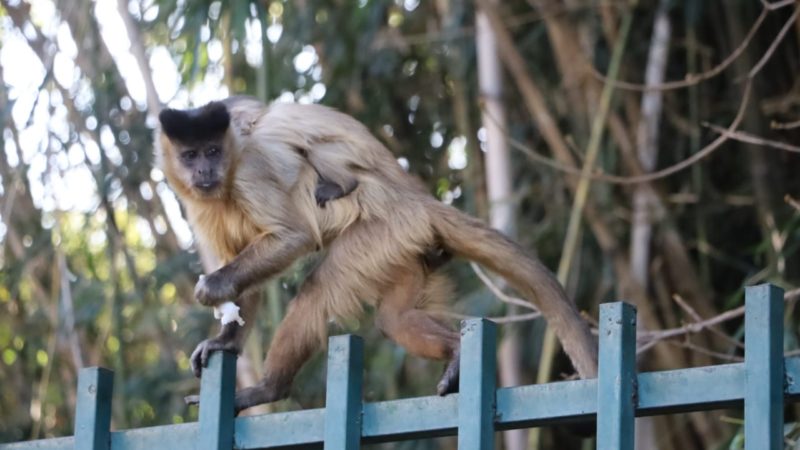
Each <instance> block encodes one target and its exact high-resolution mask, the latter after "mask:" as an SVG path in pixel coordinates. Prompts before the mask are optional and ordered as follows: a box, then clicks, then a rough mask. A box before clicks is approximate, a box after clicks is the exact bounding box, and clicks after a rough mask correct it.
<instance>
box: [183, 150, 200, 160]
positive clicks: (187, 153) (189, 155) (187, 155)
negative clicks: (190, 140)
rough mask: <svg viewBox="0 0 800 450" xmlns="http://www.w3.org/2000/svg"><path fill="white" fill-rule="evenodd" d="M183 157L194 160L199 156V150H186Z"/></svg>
mask: <svg viewBox="0 0 800 450" xmlns="http://www.w3.org/2000/svg"><path fill="white" fill-rule="evenodd" d="M181 158H183V159H186V160H192V159H195V158H197V150H186V151H185V152H183V153H181Z"/></svg>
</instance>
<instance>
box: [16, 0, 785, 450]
mask: <svg viewBox="0 0 800 450" xmlns="http://www.w3.org/2000/svg"><path fill="white" fill-rule="evenodd" d="M0 5H1V6H0V148H1V149H2V151H0V180H1V181H2V184H0V195H1V197H0V218H2V221H1V222H0V245H2V250H1V251H0V270H1V271H0V442H9V441H18V440H27V439H37V438H44V437H53V436H63V435H70V434H72V420H73V409H74V405H75V394H74V387H75V382H76V371H77V369H79V368H80V367H84V366H89V365H102V366H105V367H109V368H111V369H113V370H114V371H115V385H114V387H115V393H114V403H113V405H114V410H113V422H112V426H113V428H114V429H123V428H131V427H142V426H149V425H156V424H168V423H180V422H184V421H190V420H196V417H197V410H196V408H188V407H186V406H185V405H184V404H183V400H182V399H183V396H184V395H187V394H191V393H194V392H196V391H197V390H198V388H199V383H198V381H197V380H196V379H194V377H193V376H192V375H191V373H190V371H189V369H188V366H189V361H188V356H189V355H190V354H191V351H192V350H193V349H194V346H195V345H196V344H197V343H198V342H199V341H201V340H202V339H204V338H206V337H208V336H209V335H210V334H211V333H213V332H215V331H216V327H217V325H216V323H215V321H214V320H213V317H212V314H211V312H210V311H209V310H207V309H205V308H202V307H199V306H198V305H196V304H195V303H194V302H193V299H192V289H193V286H194V282H195V281H196V279H197V276H198V275H199V274H200V273H201V272H202V265H201V263H200V258H199V256H198V254H197V253H196V251H195V249H194V247H193V243H192V236H191V232H190V230H189V227H188V225H187V223H186V222H185V220H184V218H183V215H182V212H181V208H180V206H179V204H178V202H177V200H176V198H175V196H174V194H173V193H172V192H171V191H170V189H169V187H168V186H167V185H166V183H165V181H164V177H163V174H162V173H161V172H160V171H158V170H157V169H153V168H152V163H153V151H152V131H153V127H154V125H155V123H156V120H155V117H156V115H157V113H158V111H159V110H160V108H162V107H163V106H164V105H169V106H172V107H189V106H198V105H202V104H204V103H205V102H207V101H209V100H213V99H219V98H224V97H225V96H227V95H230V94H243V93H244V94H249V95H253V96H256V97H258V98H260V99H262V100H264V101H271V100H275V101H282V102H301V103H309V102H318V103H323V104H326V105H330V106H333V107H335V108H338V109H340V110H342V111H344V112H346V113H348V114H351V115H353V116H354V117H356V118H357V119H359V120H361V121H362V122H364V123H365V124H366V125H367V127H368V128H369V129H370V130H371V131H372V132H373V133H374V134H375V135H376V136H377V137H378V138H379V139H380V140H381V141H382V142H383V143H385V144H386V146H387V147H388V148H389V149H390V150H391V151H392V152H394V154H395V155H396V156H397V159H398V161H399V162H400V164H402V165H403V166H404V167H405V168H407V170H408V171H410V172H412V173H414V174H416V175H417V176H419V177H420V178H421V179H422V180H423V181H424V182H425V183H426V184H427V186H428V187H429V189H430V192H431V193H432V194H434V195H436V196H437V197H438V198H440V199H441V200H442V201H444V202H448V203H452V204H454V205H456V206H457V207H459V208H461V209H463V210H466V211H468V212H470V213H472V214H474V215H476V216H479V217H482V218H484V219H486V220H487V221H489V222H490V223H491V224H492V225H493V226H495V227H498V228H500V229H502V230H503V231H505V232H506V233H509V234H511V235H513V236H515V237H516V239H518V240H519V241H520V242H521V243H523V244H524V245H525V246H526V247H527V248H529V249H531V251H535V252H536V253H537V254H538V256H539V257H540V258H541V259H542V260H543V261H544V262H545V263H546V264H547V265H548V267H550V268H552V270H553V271H554V272H556V273H557V274H558V277H559V279H560V280H561V281H562V283H563V284H564V285H565V286H566V287H567V290H568V292H569V293H570V295H571V296H572V297H573V298H574V299H575V300H576V302H577V303H578V305H579V306H580V308H581V309H582V310H583V311H585V314H586V317H587V318H588V319H589V320H590V321H593V320H595V319H596V317H597V309H598V304H599V303H601V302H605V301H612V300H617V299H626V300H628V301H630V302H632V303H634V304H636V306H637V308H638V311H639V327H640V331H643V334H642V336H641V339H640V343H639V344H640V370H663V369H673V368H681V367H688V366H698V365H708V364H719V363H726V362H732V361H737V360H740V358H741V356H742V349H741V342H742V338H743V336H742V321H741V314H740V313H737V311H739V310H737V309H736V308H738V307H739V306H741V305H742V303H743V288H744V287H745V286H746V285H751V284H755V283H762V282H772V283H775V284H778V285H780V286H782V287H783V288H785V289H786V291H787V296H786V299H787V303H786V305H787V326H786V334H785V339H784V342H785V347H786V351H787V352H788V353H792V352H796V351H797V349H798V342H797V332H798V326H797V321H796V315H794V314H792V313H793V311H794V300H796V297H797V296H798V291H797V287H798V285H800V264H799V263H800V260H799V259H798V247H800V176H798V175H797V174H798V171H800V155H798V154H797V153H800V147H798V145H800V20H798V8H799V6H798V4H797V3H796V2H795V1H793V0H770V1H769V2H768V1H767V0H761V1H759V0H708V1H693V0H686V1H680V0H651V1H639V2H638V3H637V2H636V1H629V0H563V1H557V0H527V1H526V0H509V1H502V2H493V1H491V0H476V1H471V0H470V1H467V0H431V1H420V0H358V1H356V0H296V1H280V0H271V1H270V0H264V1H236V2H233V1H230V2H224V1H207V0H202V1H188V0H177V1H175V0H95V1H89V0H55V1H54V0H30V1H21V0H0ZM581 171H584V174H586V175H587V176H583V177H581V176H579V174H580V172H581ZM650 172H652V173H653V175H651V176H647V175H645V174H647V173H650ZM610 175H613V176H610ZM307 265H308V264H302V263H301V264H298V265H297V267H295V268H293V269H292V270H290V271H288V272H287V273H286V274H284V275H282V276H281V277H279V278H278V279H276V280H273V281H271V282H269V283H267V284H266V286H265V290H264V291H265V294H264V297H265V302H266V304H267V305H268V306H266V307H265V308H262V310H261V312H260V316H259V317H258V319H257V326H256V327H255V330H254V332H253V335H252V336H251V338H250V340H249V342H248V345H247V347H246V349H245V351H244V355H243V357H242V358H240V360H239V375H238V376H239V384H240V385H249V384H252V383H254V382H255V381H256V380H257V379H258V378H259V376H260V373H261V370H262V369H261V361H262V359H263V355H264V351H265V348H266V347H267V346H268V344H269V341H270V337H271V334H272V333H273V331H274V330H275V324H276V323H278V322H279V321H280V320H281V317H282V315H283V314H284V311H285V309H286V305H287V302H288V301H289V300H290V299H291V298H292V295H293V293H294V292H296V290H297V288H298V287H299V285H300V283H301V282H302V279H303V276H304V274H305V273H306V266H307ZM445 270H446V271H447V272H449V273H450V275H451V276H452V277H453V279H454V280H455V281H456V283H457V286H458V291H459V292H458V294H459V295H458V300H457V302H456V303H455V305H454V307H453V313H452V316H453V323H454V324H456V323H457V322H456V321H457V319H458V318H459V317H464V316H489V317H493V318H496V319H497V320H498V321H500V322H502V323H503V326H502V327H501V336H502V342H501V344H500V349H499V352H498V353H499V358H500V361H499V367H500V374H499V379H500V380H501V382H502V383H503V384H504V385H519V384H529V383H533V382H537V381H539V382H544V381H547V380H558V379H563V378H564V377H565V376H569V375H570V374H571V373H572V370H571V368H570V366H569V363H568V361H566V359H565V357H564V356H563V354H561V353H559V352H558V349H557V348H556V347H554V346H553V345H552V344H551V343H548V342H549V339H548V335H547V333H546V331H545V327H544V326H543V322H542V321H541V319H533V318H534V317H535V316H536V314H535V311H533V310H531V309H530V308H526V307H521V306H511V303H513V298H511V297H509V295H508V294H504V293H503V292H502V291H503V286H502V284H500V283H499V282H495V281H493V280H491V279H490V278H487V277H485V276H483V277H479V276H477V274H476V270H475V269H474V268H472V267H470V266H469V265H467V264H458V263H454V264H451V265H449V266H448V267H446V269H445ZM725 311H733V313H731V314H729V315H728V316H724V317H723V318H727V319H728V320H722V318H719V317H718V316H719V314H721V313H723V312H725ZM717 318H719V320H717ZM371 322H372V321H371V318H370V317H369V315H367V316H366V317H364V319H363V320H362V321H361V322H357V323H350V324H343V326H342V327H339V328H337V329H336V330H344V331H354V332H357V333H360V334H362V335H363V336H365V337H366V338H367V339H366V342H367V350H366V355H367V364H366V365H367V372H366V379H365V383H366V385H365V390H366V392H365V396H366V400H367V401H378V400H386V399H394V398H402V397H411V396H419V395H432V394H433V393H434V386H435V383H436V380H437V379H438V376H439V375H440V373H441V370H442V364H441V363H433V362H428V361H423V360H420V359H416V358H412V357H409V356H408V355H406V353H405V352H404V351H403V350H402V349H401V348H399V347H397V346H395V345H393V344H392V343H391V342H389V341H388V340H385V339H380V336H379V334H378V333H377V332H376V331H375V330H374V328H373V327H372V323H371ZM664 330H666V331H664ZM337 332H338V331H337ZM543 342H544V344H543ZM324 372H325V368H324V358H323V357H322V356H321V355H319V356H317V357H316V358H315V359H314V360H313V361H312V362H311V363H310V364H309V365H308V366H307V367H306V369H305V370H304V371H303V373H302V374H301V376H300V377H299V379H298V380H297V381H296V383H295V385H294V388H293V391H292V395H291V398H290V399H289V400H286V401H282V402H278V403H276V404H274V405H268V406H263V407H260V408H256V409H254V410H253V412H256V413H264V412H270V411H286V410H296V409H301V408H310V407H319V406H321V405H323V404H324V379H325V373H324ZM798 412H800V411H798V410H796V408H795V407H793V406H789V407H788V409H787V415H786V420H787V426H786V437H787V448H800V447H797V446H796V444H795V442H796V440H797V438H798V435H800V427H798V426H797V425H796V424H795V422H794V421H795V420H797V418H798ZM637 428H638V436H637V448H642V449H650V448H661V449H678V448H680V449H682V450H689V449H715V448H719V449H727V448H740V447H741V445H742V427H741V411H736V410H733V411H715V412H709V413H695V414H684V415H675V416H669V417H659V418H650V419H644V420H639V421H638V424H637ZM572 434H574V433H571V432H570V430H564V429H560V428H549V429H544V430H541V431H536V432H530V433H529V432H527V431H519V432H512V433H504V434H502V435H501V434H498V443H500V444H501V445H502V446H503V447H502V448H506V449H511V450H522V449H527V448H530V449H581V448H593V447H592V442H591V440H581V439H579V438H576V437H574V436H572ZM382 447H386V448H399V449H410V448H419V449H451V448H455V440H454V439H447V438H443V439H432V440H420V441H408V442H404V443H398V444H391V445H389V444H385V445H383V446H382Z"/></svg>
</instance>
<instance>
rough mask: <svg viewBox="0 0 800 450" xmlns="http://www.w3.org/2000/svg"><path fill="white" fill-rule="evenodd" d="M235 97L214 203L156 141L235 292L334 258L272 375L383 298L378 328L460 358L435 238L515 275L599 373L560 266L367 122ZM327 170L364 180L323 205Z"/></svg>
mask: <svg viewBox="0 0 800 450" xmlns="http://www.w3.org/2000/svg"><path fill="white" fill-rule="evenodd" d="M226 104H227V105H228V108H229V111H230V114H231V122H232V128H231V129H230V130H229V132H228V133H227V134H228V136H227V137H226V145H225V152H226V153H227V154H226V158H230V161H228V163H229V168H228V176H227V179H226V182H227V183H226V185H225V187H224V189H223V190H222V192H220V193H219V195H218V197H217V198H213V199H208V198H204V197H203V196H201V195H198V193H196V192H194V191H193V190H192V188H191V187H190V185H189V184H188V183H187V182H186V181H185V180H186V178H185V175H181V167H180V164H179V163H178V162H176V161H175V159H176V158H175V150H174V145H175V143H172V142H171V141H170V140H169V139H168V138H166V137H165V136H160V138H159V139H157V143H158V144H159V145H158V148H157V154H158V162H159V165H160V167H161V168H162V170H163V171H164V173H165V174H166V176H167V179H168V181H169V183H170V184H171V185H172V187H173V189H175V191H176V193H177V194H178V196H179V197H180V199H181V200H182V201H183V203H184V205H185V207H186V210H187V213H188V217H189V220H190V222H191V224H192V226H193V228H194V230H195V232H196V233H197V234H198V235H199V236H200V243H201V245H203V246H204V247H205V248H207V249H211V250H213V251H214V253H215V254H216V255H217V256H218V257H220V258H221V259H222V260H224V261H226V262H229V263H230V264H228V265H227V266H225V267H223V268H222V269H220V271H219V272H220V274H221V275H220V276H222V275H223V274H224V276H225V277H228V278H230V279H232V280H234V281H233V282H234V283H235V284H237V286H236V288H237V289H238V291H239V292H241V291H242V290H243V289H245V288H246V287H248V286H250V285H252V284H253V283H255V282H257V281H259V280H262V279H264V278H266V277H269V276H272V275H274V274H276V273H277V272H279V271H281V270H283V269H284V268H285V267H286V266H288V265H289V264H290V263H291V261H293V260H294V259H295V258H297V257H299V256H301V255H303V254H306V253H309V252H311V251H314V250H320V251H322V252H324V256H323V258H322V259H321V262H320V264H319V266H318V267H317V268H316V270H314V272H313V273H312V274H311V275H310V276H309V278H308V279H307V280H306V283H305V284H304V286H303V288H302V289H301V292H300V294H299V295H298V298H297V299H295V300H294V301H293V303H292V304H293V306H292V307H291V309H290V311H289V313H288V314H287V317H286V319H285V320H284V322H283V323H282V325H281V327H280V329H279V331H278V333H277V336H276V340H275V341H273V346H272V349H271V350H270V352H269V355H268V358H267V362H266V366H267V372H268V375H267V378H270V377H272V378H275V377H278V375H277V374H279V373H280V374H284V375H285V377H288V378H289V379H290V378H291V375H293V373H294V372H296V370H297V369H298V368H299V365H301V364H302V362H303V361H305V359H306V358H307V357H308V355H309V354H310V352H311V351H313V348H316V346H317V345H318V341H319V340H324V338H325V323H326V322H327V320H329V319H343V318H351V317H354V316H358V315H360V314H361V313H362V311H363V307H364V305H365V304H372V305H376V306H378V308H379V325H380V326H381V328H382V329H383V330H384V332H386V333H387V334H388V335H390V337H392V338H393V339H395V340H396V341H398V342H399V343H400V344H401V345H404V346H406V347H407V348H409V350H410V351H412V352H413V353H416V354H420V355H422V356H427V357H435V358H448V357H450V356H452V355H453V354H454V349H457V334H453V332H452V331H448V330H447V328H446V327H444V326H442V325H441V324H440V323H439V322H438V321H436V320H435V319H432V318H431V316H430V315H429V314H428V313H425V312H424V311H425V310H426V309H434V308H437V307H438V306H439V305H441V303H442V302H443V301H445V300H446V299H445V298H443V297H444V296H449V295H450V289H449V288H448V287H447V282H446V281H444V279H443V278H442V277H441V276H438V275H435V274H427V273H425V272H424V270H423V265H422V263H421V259H420V255H423V254H424V253H425V252H426V251H427V250H429V249H431V248H433V247H435V246H438V245H440V244H439V243H442V244H443V245H444V247H445V248H447V249H449V250H451V251H452V252H454V253H456V254H457V255H460V256H463V257H465V258H468V259H472V260H475V261H477V262H479V263H481V264H484V265H486V266H488V267H489V268H491V269H492V270H494V271H496V272H498V273H499V274H501V275H503V276H504V277H506V278H507V279H508V281H509V282H510V283H511V284H512V285H513V286H514V287H515V288H517V289H518V290H519V291H520V292H521V293H522V294H523V295H525V296H526V297H527V298H528V299H530V300H531V301H533V302H534V303H535V304H536V305H537V306H538V307H539V308H540V309H541V310H542V312H543V314H544V315H545V317H546V318H547V319H548V321H549V322H550V324H551V325H552V326H553V327H554V329H555V330H556V333H557V335H558V336H559V338H560V339H561V341H562V343H563V344H564V348H565V350H566V352H567V353H568V354H569V355H570V357H571V358H572V361H573V364H575V366H576V368H577V369H578V371H579V373H580V374H581V375H582V376H583V377H591V376H594V375H595V373H596V367H595V365H596V350H595V344H594V340H593V338H592V336H591V335H590V333H589V329H588V327H587V325H586V323H585V322H584V321H583V320H582V319H581V318H580V315H579V314H578V312H577V310H576V309H575V306H574V305H573V304H572V302H571V301H569V300H568V298H567V297H566V295H565V294H564V292H563V290H562V289H561V287H560V286H559V284H558V283H557V282H556V281H555V279H554V278H553V276H552V275H551V274H550V272H549V271H548V270H547V269H546V268H545V267H544V266H542V265H541V263H539V262H538V261H537V260H535V259H534V258H532V257H530V256H528V255H527V254H526V253H525V252H524V251H523V250H522V249H521V248H520V247H519V246H517V245H516V244H514V243H513V242H511V241H509V240H507V239H506V238H505V237H503V236H502V235H500V234H499V233H497V232H496V231H494V230H491V229H489V228H487V227H485V226H484V225H483V224H481V223H480V222H479V221H477V220H475V219H473V218H471V217H469V216H466V215H464V214H462V213H460V212H459V211H457V210H455V209H454V208H452V207H449V206H447V205H444V204H442V203H440V202H438V201H436V200H435V199H434V198H432V197H431V196H430V195H429V194H427V193H426V192H424V190H423V189H421V188H420V184H419V183H418V182H417V181H416V180H415V179H414V178H413V177H411V176H410V175H409V174H407V173H406V172H404V171H403V169H402V168H401V167H400V165H399V164H398V163H397V161H396V160H395V158H394V156H392V154H391V153H390V152H389V151H388V150H387V149H386V148H385V147H384V146H383V145H382V144H381V143H380V142H379V141H377V140H376V139H375V138H374V137H373V136H372V135H371V134H370V133H369V132H368V130H367V129H366V128H365V127H364V126H363V125H361V124H360V123H358V122H357V121H355V120H354V119H352V118H351V117H349V116H347V115H344V114H342V113H339V112H337V111H334V110H333V109H330V108H327V107H324V106H319V105H299V104H285V103H276V104H272V105H271V106H269V107H266V106H264V105H262V104H261V103H259V102H257V101H254V100H252V99H246V98H240V97H235V98H231V99H228V100H226ZM314 168H316V170H314ZM318 172H319V173H320V174H324V176H325V177H326V178H329V179H331V180H333V181H335V182H337V183H342V182H344V181H345V180H346V179H348V178H354V179H356V180H357V182H358V187H357V188H356V189H355V191H353V192H352V193H350V194H349V195H346V196H345V197H342V198H340V199H337V200H335V201H333V202H330V203H328V204H327V207H325V208H320V207H318V206H317V205H316V203H315V201H314V187H315V186H316V183H317V179H318ZM211 276H212V277H213V276H214V275H213V274H212V275H211ZM409 280H411V281H409ZM391 299H393V300H391ZM222 300H224V299H216V298H215V299H214V301H222ZM245 319H246V320H247V318H245ZM448 333H449V334H448ZM420 336H428V337H431V339H430V340H428V341H426V340H425V339H422V338H420ZM420 339H422V340H420ZM454 339H455V343H454V342H452V341H453V340H454ZM309 340H310V341H314V343H313V344H312V343H310V342H309ZM278 342H281V343H283V344H282V348H276V345H278V344H277V343H278ZM454 346H455V347H454ZM276 366H282V367H276ZM270 373H272V374H273V375H269V374H270ZM284 375H282V376H284ZM247 394H248V395H251V396H252V397H253V398H252V399H251V400H249V401H245V402H244V404H245V405H249V404H251V403H252V402H260V401H270V399H273V397H274V395H277V394H274V395H273V396H269V395H266V394H264V395H261V394H259V395H255V394H254V393H253V392H249V393H247ZM256 397H257V398H256ZM265 399H266V400H265Z"/></svg>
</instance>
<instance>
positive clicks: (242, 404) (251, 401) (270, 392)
mask: <svg viewBox="0 0 800 450" xmlns="http://www.w3.org/2000/svg"><path fill="white" fill-rule="evenodd" d="M287 397H289V388H288V387H283V386H282V387H278V386H276V385H269V384H265V383H263V382H262V383H259V384H258V385H257V386H253V387H249V388H246V389H242V390H240V391H238V392H237V393H236V399H235V400H234V414H235V415H237V416H238V415H239V413H240V412H242V410H245V409H247V408H251V407H253V406H256V405H261V404H263V403H271V402H276V401H278V400H283V399H285V398H287ZM183 401H184V402H185V403H186V404H187V405H199V404H200V396H199V395H187V396H186V397H184V398H183Z"/></svg>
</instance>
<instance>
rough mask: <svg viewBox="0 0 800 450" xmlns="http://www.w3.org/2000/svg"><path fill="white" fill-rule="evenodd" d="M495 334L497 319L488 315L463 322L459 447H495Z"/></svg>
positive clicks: (470, 449)
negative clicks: (484, 317) (494, 320)
mask: <svg viewBox="0 0 800 450" xmlns="http://www.w3.org/2000/svg"><path fill="white" fill-rule="evenodd" d="M496 336H497V329H496V326H495V324H494V322H491V321H489V320H486V319H470V320H465V321H464V322H462V326H461V361H460V364H459V372H460V379H459V388H458V391H459V394H458V448H459V449H460V450H490V449H492V448H494V415H495V414H494V413H495V391H496V387H495V386H496V383H495V371H496V369H497V360H496V351H495V347H496V342H495V341H496Z"/></svg>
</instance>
